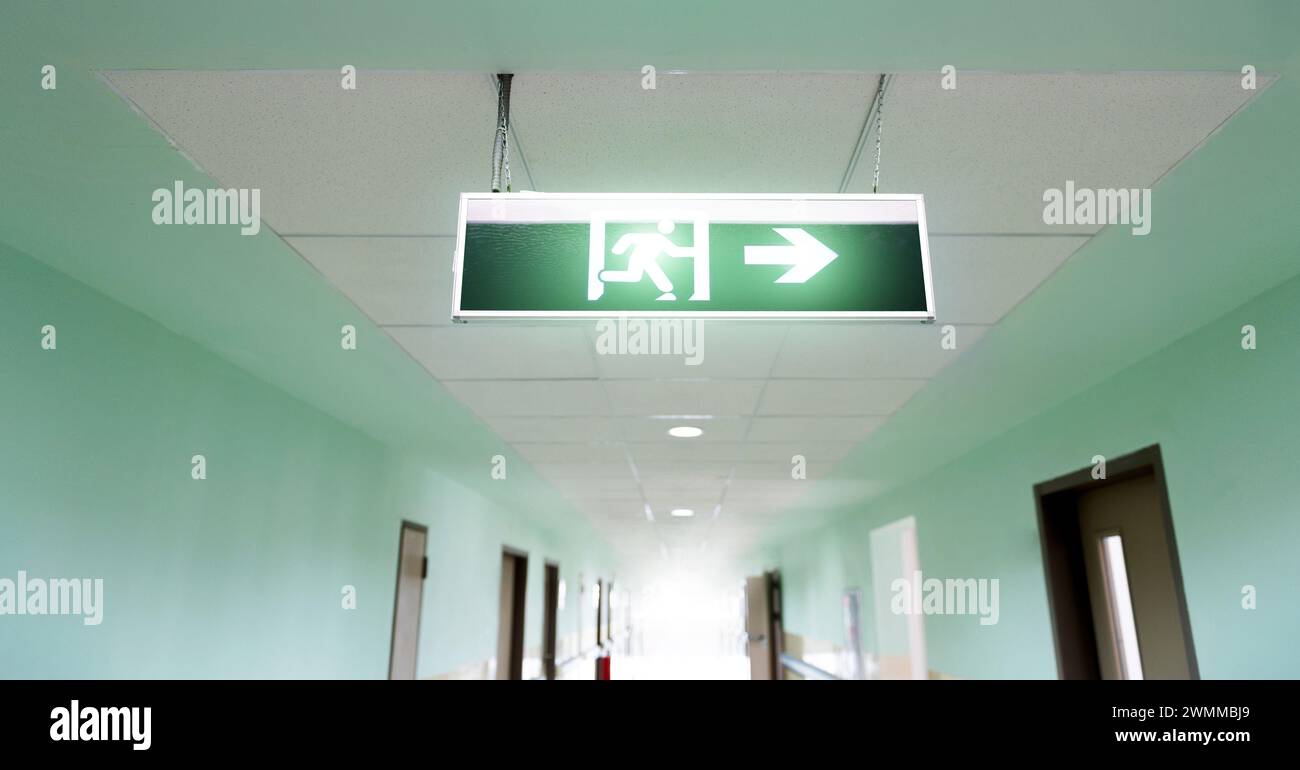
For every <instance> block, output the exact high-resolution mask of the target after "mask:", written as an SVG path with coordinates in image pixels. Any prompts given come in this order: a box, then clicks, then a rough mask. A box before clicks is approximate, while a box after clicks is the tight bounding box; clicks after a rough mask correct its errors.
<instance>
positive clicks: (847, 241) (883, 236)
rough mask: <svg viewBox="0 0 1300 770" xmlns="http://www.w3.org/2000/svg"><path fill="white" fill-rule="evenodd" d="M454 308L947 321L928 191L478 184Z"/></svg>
mask: <svg viewBox="0 0 1300 770" xmlns="http://www.w3.org/2000/svg"><path fill="white" fill-rule="evenodd" d="M454 270H455V274H454V278H453V288H452V292H453V297H452V317H453V318H454V319H456V320H460V321H464V320H470V319H475V318H592V317H610V316H616V315H630V316H642V317H666V318H673V317H678V318H681V317H704V318H826V319H835V318H845V319H849V318H857V319H901V320H913V321H933V320H934V287H933V283H932V281H931V276H930V251H929V246H928V242H927V238H926V230H925V202H924V201H923V200H922V197H921V196H920V195H639V194H610V195H597V194H565V193H465V194H462V195H461V198H460V221H459V224H458V226H457V231H456V256H455V265H454Z"/></svg>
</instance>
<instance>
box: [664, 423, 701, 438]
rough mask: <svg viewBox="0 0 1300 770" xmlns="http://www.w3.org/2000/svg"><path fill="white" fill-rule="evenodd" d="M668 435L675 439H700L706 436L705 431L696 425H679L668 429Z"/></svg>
mask: <svg viewBox="0 0 1300 770" xmlns="http://www.w3.org/2000/svg"><path fill="white" fill-rule="evenodd" d="M668 435H669V436H673V437H674V438H699V437H700V436H703V435H704V429H703V428H697V427H695V426H694V425H677V426H674V427H672V428H669V429H668Z"/></svg>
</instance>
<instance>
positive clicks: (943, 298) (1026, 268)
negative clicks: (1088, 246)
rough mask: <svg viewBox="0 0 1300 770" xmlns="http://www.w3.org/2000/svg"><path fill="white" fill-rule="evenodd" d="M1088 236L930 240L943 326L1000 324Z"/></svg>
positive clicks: (940, 321) (963, 237) (936, 291)
mask: <svg viewBox="0 0 1300 770" xmlns="http://www.w3.org/2000/svg"><path fill="white" fill-rule="evenodd" d="M1087 242H1088V236H1061V237H1051V236H1046V237H1038V236H1030V237H1003V236H955V237H949V238H942V237H940V238H931V239H930V261H931V268H932V269H931V272H932V273H933V275H934V295H935V296H934V304H935V308H936V310H937V314H938V318H937V319H936V320H937V323H938V325H940V326H942V325H944V324H993V323H997V322H998V321H1000V320H1001V319H1002V317H1003V316H1005V315H1006V314H1007V313H1008V312H1010V311H1011V309H1012V308H1014V307H1015V306H1016V305H1018V304H1020V301H1021V300H1022V299H1024V298H1025V297H1026V296H1028V295H1029V293H1030V292H1032V291H1033V290H1034V289H1036V288H1038V285H1039V284H1041V283H1042V282H1043V281H1044V280H1046V279H1047V277H1048V276H1049V275H1051V274H1052V272H1053V271H1054V270H1056V269H1057V268H1058V267H1060V266H1061V265H1062V263H1064V262H1065V260H1066V259H1068V258H1069V257H1070V255H1071V254H1073V253H1074V252H1075V251H1077V250H1078V249H1079V248H1080V247H1082V246H1083V245H1084V244H1085V243H1087Z"/></svg>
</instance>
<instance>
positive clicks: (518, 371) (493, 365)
mask: <svg viewBox="0 0 1300 770" xmlns="http://www.w3.org/2000/svg"><path fill="white" fill-rule="evenodd" d="M387 331H388V333H389V334H390V335H392V337H393V339H395V340H397V342H398V343H399V344H400V345H401V346H402V347H404V348H406V349H407V350H408V351H410V353H411V355H412V356H414V357H415V359H416V360H417V361H419V362H420V363H422V364H424V367H425V368H426V369H428V370H429V371H430V372H431V373H432V374H433V376H435V377H437V378H438V379H440V380H443V381H447V380H481V379H545V378H555V379H560V378H582V379H592V378H594V377H595V375H596V368H595V365H594V364H593V363H592V360H591V351H590V350H589V349H588V343H587V339H586V337H585V336H584V335H583V334H582V331H581V330H580V329H578V328H576V327H572V326H515V325H509V326H497V325H492V324H481V325H479V324H457V325H455V326H438V327H389V328H388V329H387Z"/></svg>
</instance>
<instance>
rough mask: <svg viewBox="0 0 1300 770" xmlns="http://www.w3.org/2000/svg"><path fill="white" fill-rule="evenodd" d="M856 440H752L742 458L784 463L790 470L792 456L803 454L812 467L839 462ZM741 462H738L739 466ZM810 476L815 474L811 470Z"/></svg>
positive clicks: (747, 461) (750, 461) (746, 460)
mask: <svg viewBox="0 0 1300 770" xmlns="http://www.w3.org/2000/svg"><path fill="white" fill-rule="evenodd" d="M855 446H857V442H856V441H750V442H747V443H746V444H745V451H744V453H743V454H742V455H741V458H742V459H743V460H744V461H745V463H772V464H776V463H784V464H785V468H786V471H785V472H786V473H787V474H788V473H789V472H790V468H791V467H792V465H791V458H792V457H794V456H795V455H802V456H803V458H804V459H805V460H806V461H807V462H808V467H809V468H810V469H811V468H812V467H813V464H814V463H823V462H837V461H839V460H841V459H843V457H844V456H845V455H847V454H848V453H849V452H850V451H851V450H852V449H853V447H855ZM740 465H741V463H738V464H737V467H738V468H739V467H740ZM808 475H809V477H811V476H812V475H813V474H812V473H811V472H810V473H809V474H808Z"/></svg>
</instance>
